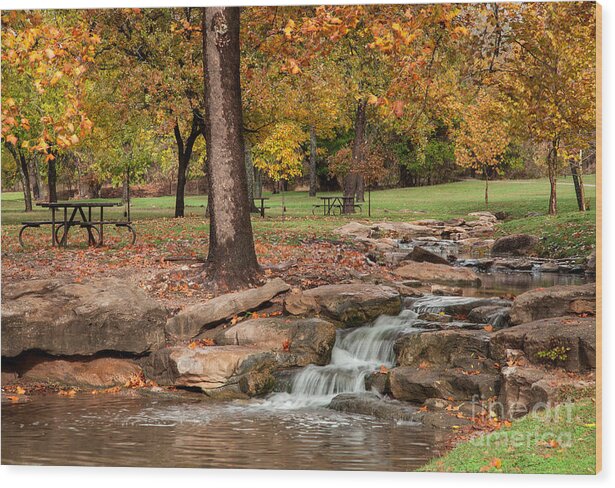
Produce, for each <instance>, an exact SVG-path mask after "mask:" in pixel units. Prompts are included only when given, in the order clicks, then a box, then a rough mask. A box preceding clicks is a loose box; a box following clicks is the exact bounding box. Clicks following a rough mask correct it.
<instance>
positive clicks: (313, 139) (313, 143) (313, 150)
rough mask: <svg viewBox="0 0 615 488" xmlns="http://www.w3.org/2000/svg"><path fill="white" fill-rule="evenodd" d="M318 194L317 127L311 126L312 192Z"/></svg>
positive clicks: (314, 194) (311, 193) (313, 194)
mask: <svg viewBox="0 0 615 488" xmlns="http://www.w3.org/2000/svg"><path fill="white" fill-rule="evenodd" d="M309 195H310V196H311V197H315V196H316V129H314V126H313V125H312V126H310V193H309Z"/></svg>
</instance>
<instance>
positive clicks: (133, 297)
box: [2, 278, 167, 356]
mask: <svg viewBox="0 0 615 488" xmlns="http://www.w3.org/2000/svg"><path fill="white" fill-rule="evenodd" d="M166 316H167V313H166V310H165V308H164V307H162V305H160V304H158V303H156V302H155V301H154V300H152V299H151V298H149V297H148V296H147V295H146V294H145V292H144V291H143V290H141V289H140V288H138V287H135V286H133V285H130V284H128V283H126V282H125V281H123V280H119V279H115V278H105V279H98V280H91V281H88V282H84V283H67V282H63V281H60V280H55V279H49V280H28V281H21V282H17V283H4V286H3V287H2V355H3V356H17V355H18V354H20V353H22V352H24V351H28V350H38V351H43V352H46V353H49V354H53V355H92V354H95V353H97V352H100V351H118V352H123V353H130V354H144V353H146V352H149V351H152V350H154V349H156V348H158V347H159V346H160V345H161V344H162V343H163V342H164V323H165V320H166Z"/></svg>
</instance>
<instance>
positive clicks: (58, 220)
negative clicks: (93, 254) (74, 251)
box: [19, 201, 137, 247]
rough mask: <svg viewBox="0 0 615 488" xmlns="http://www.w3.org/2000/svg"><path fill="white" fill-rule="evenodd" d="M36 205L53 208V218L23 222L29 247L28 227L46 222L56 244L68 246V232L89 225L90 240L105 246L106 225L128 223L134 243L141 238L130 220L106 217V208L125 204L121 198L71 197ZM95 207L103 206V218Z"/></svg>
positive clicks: (100, 209)
mask: <svg viewBox="0 0 615 488" xmlns="http://www.w3.org/2000/svg"><path fill="white" fill-rule="evenodd" d="M36 205H37V206H39V207H43V208H49V209H51V220H50V221H47V220H44V221H29V222H22V228H21V230H20V231H19V243H20V244H21V246H22V247H25V246H24V243H23V240H22V237H23V233H24V231H25V230H26V229H28V228H31V227H40V226H42V225H51V245H52V246H54V247H55V246H64V247H66V245H67V242H68V233H69V231H70V229H71V228H72V227H75V226H78V227H81V228H85V229H87V231H88V244H89V245H91V246H102V245H103V244H104V226H105V225H114V226H116V227H125V228H126V229H127V230H128V232H129V233H130V239H131V244H134V243H135V240H136V238H137V235H136V233H135V231H134V229H133V227H132V225H131V222H130V221H129V220H126V221H120V220H105V218H104V209H105V208H111V207H119V206H121V205H122V204H121V203H120V202H80V201H71V202H49V203H37V204H36ZM93 209H99V215H100V218H99V220H95V218H93V217H92V210H93ZM69 210H70V215H69ZM58 211H60V212H61V213H60V215H59V216H58V215H57V213H58ZM86 211H87V214H86ZM60 232H61V237H60ZM95 234H97V235H98V236H97V237H98V238H97V237H96V236H95Z"/></svg>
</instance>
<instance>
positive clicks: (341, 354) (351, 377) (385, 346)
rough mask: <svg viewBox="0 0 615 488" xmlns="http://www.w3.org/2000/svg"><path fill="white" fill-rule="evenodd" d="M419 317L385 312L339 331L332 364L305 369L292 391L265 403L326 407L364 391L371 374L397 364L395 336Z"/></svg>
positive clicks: (268, 405)
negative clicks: (340, 396) (344, 395)
mask: <svg viewBox="0 0 615 488" xmlns="http://www.w3.org/2000/svg"><path fill="white" fill-rule="evenodd" d="M416 317H417V316H416V313H414V312H413V311H411V310H404V311H402V312H401V313H400V314H399V315H398V316H396V317H391V316H387V315H382V316H380V317H379V318H378V319H377V320H376V321H375V322H374V323H373V324H371V325H368V326H364V327H359V328H356V329H352V330H350V331H347V330H338V332H337V337H336V340H335V345H334V346H333V350H332V352H331V361H330V363H329V364H328V365H326V366H314V365H310V366H307V367H305V368H303V369H302V370H301V371H300V372H299V373H298V374H297V375H295V377H294V379H293V381H292V383H291V388H290V392H289V393H275V394H273V395H271V396H270V397H269V398H268V399H267V400H266V401H265V403H264V405H266V406H267V407H270V408H282V409H294V408H302V407H315V406H326V405H328V404H329V402H330V401H331V400H332V399H333V397H334V396H335V395H337V394H339V393H358V392H364V391H365V377H366V376H367V375H368V374H370V373H372V372H373V371H376V370H377V369H379V368H380V367H381V366H384V367H386V368H390V367H392V366H393V365H394V363H395V354H394V352H393V345H394V343H395V339H396V338H397V337H398V336H399V335H400V334H401V333H402V332H410V331H412V330H414V327H413V324H414V322H415V320H416ZM416 330H417V331H418V330H419V329H416Z"/></svg>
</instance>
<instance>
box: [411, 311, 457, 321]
mask: <svg viewBox="0 0 615 488" xmlns="http://www.w3.org/2000/svg"><path fill="white" fill-rule="evenodd" d="M418 318H419V320H425V321H427V322H438V323H441V324H447V323H449V322H452V321H453V317H451V316H450V315H446V314H439V313H433V312H426V313H422V314H420V315H419V316H418Z"/></svg>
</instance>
